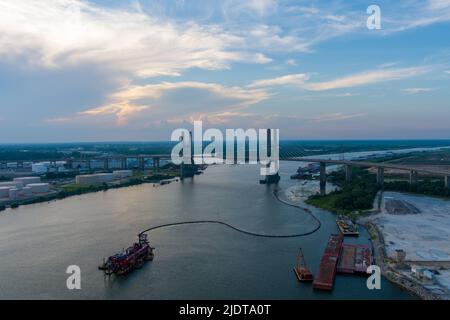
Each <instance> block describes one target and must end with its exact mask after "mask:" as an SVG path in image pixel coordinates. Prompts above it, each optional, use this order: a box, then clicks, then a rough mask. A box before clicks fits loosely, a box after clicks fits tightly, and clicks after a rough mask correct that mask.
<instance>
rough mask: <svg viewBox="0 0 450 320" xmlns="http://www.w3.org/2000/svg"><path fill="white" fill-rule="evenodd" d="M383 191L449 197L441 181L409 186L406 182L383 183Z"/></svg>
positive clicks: (424, 181)
mask: <svg viewBox="0 0 450 320" xmlns="http://www.w3.org/2000/svg"><path fill="white" fill-rule="evenodd" d="M385 189H386V190H389V191H398V192H411V193H417V194H423V195H427V196H437V197H450V189H448V188H446V187H445V184H444V182H443V181H434V180H429V179H426V180H420V181H419V182H418V183H417V184H414V185H410V184H409V182H408V181H391V182H385Z"/></svg>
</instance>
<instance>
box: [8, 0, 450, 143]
mask: <svg viewBox="0 0 450 320" xmlns="http://www.w3.org/2000/svg"><path fill="white" fill-rule="evenodd" d="M372 4H375V5H378V6H379V8H380V12H381V15H380V19H381V20H380V22H381V29H369V28H368V27H367V20H368V18H370V15H371V13H372V12H370V13H368V12H367V8H368V7H369V6H370V5H372ZM196 120H198V121H203V127H204V128H205V129H206V128H218V129H220V130H225V129H235V128H244V129H248V128H275V129H280V138H281V139H300V140H302V139H305V140H311V139H321V140H323V139H448V138H450V0H403V1H402V0H399V1H388V0H371V1H365V0H356V1H348V0H343V1H339V0H338V1H320V0H296V1H294V0H279V1H276V0H247V1H246V0H171V1H169V0H122V1H113V0H91V1H78V0H20V1H10V0H0V143H21V142H39V143H45V142H81V141H86V142H89V141H150V140H170V136H171V133H172V131H173V130H174V129H176V128H190V127H191V124H192V122H193V121H196Z"/></svg>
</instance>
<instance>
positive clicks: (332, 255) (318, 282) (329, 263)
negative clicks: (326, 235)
mask: <svg viewBox="0 0 450 320" xmlns="http://www.w3.org/2000/svg"><path fill="white" fill-rule="evenodd" d="M343 241H344V236H343V235H342V234H332V235H331V236H330V239H329V240H328V243H327V247H326V248H325V251H324V253H323V256H322V259H321V261H320V266H319V270H318V272H317V276H316V278H315V280H314V282H313V288H314V289H318V290H327V291H331V290H333V285H334V278H335V277H336V267H337V263H338V260H339V255H340V253H341V249H342V243H343Z"/></svg>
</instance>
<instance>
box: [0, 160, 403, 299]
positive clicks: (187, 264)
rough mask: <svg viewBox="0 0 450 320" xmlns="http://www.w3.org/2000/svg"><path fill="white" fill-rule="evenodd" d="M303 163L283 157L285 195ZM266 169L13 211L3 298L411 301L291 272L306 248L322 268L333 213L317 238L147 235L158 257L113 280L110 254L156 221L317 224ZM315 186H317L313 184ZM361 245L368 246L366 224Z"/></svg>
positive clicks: (3, 247) (0, 290)
mask: <svg viewBox="0 0 450 320" xmlns="http://www.w3.org/2000/svg"><path fill="white" fill-rule="evenodd" d="M296 166H297V165H296V164H295V163H282V165H281V176H282V180H281V183H280V185H279V188H280V194H283V195H286V193H287V191H288V190H290V188H292V187H293V186H295V185H296V184H298V182H296V181H291V180H289V175H290V174H292V172H294V171H295V169H296ZM258 179H259V167H258V166H248V165H235V166H225V165H223V166H211V167H209V168H208V169H207V170H206V173H205V174H203V175H201V176H196V177H195V178H194V179H186V180H185V181H183V182H174V183H171V184H169V185H165V186H157V187H154V186H153V185H152V184H145V185H139V186H134V187H129V188H122V189H114V190H108V191H106V192H97V193H92V194H86V195H82V196H75V197H70V198H66V199H64V200H58V201H52V202H49V203H40V204H34V205H29V206H22V207H20V208H18V209H7V210H6V211H4V212H3V213H2V214H1V215H0V257H1V263H0V298H2V299H15V298H24V299H317V298H318V299H408V298H411V296H410V295H409V294H408V293H406V292H405V291H402V290H401V289H399V288H397V287H396V286H394V285H393V284H391V283H389V282H388V281H386V280H383V282H382V289H381V290H378V291H377V290H375V291H370V290H368V289H367V287H366V281H365V278H364V277H360V276H347V275H345V276H344V275H339V276H337V278H336V284H335V290H334V291H333V292H332V293H327V292H317V291H314V290H313V289H312V288H311V285H310V284H303V283H298V282H297V280H296V278H295V275H294V273H293V270H292V268H293V266H294V265H295V263H296V259H297V251H298V248H299V247H302V248H303V251H304V253H305V257H306V259H307V262H308V264H309V266H310V268H311V269H312V270H313V272H315V271H316V270H317V267H318V265H319V261H320V257H321V255H322V252H323V250H324V248H325V245H326V241H327V239H328V237H329V235H330V233H333V232H337V231H338V230H337V227H336V224H335V220H334V216H333V215H332V214H331V213H328V212H325V211H322V210H318V209H314V208H312V212H313V213H314V215H316V217H317V218H319V219H320V221H321V222H322V227H321V228H320V229H319V230H318V231H317V232H316V233H314V234H312V235H309V236H306V237H302V238H293V239H271V238H267V239H266V238H256V237H252V236H248V235H245V234H240V233H237V232H236V231H233V230H231V229H228V228H225V227H223V226H220V225H190V226H179V227H173V228H167V229H160V230H155V231H153V232H152V233H150V234H149V238H150V241H151V244H152V245H153V246H155V247H156V251H155V254H156V256H155V259H154V261H153V262H150V263H147V264H146V265H145V266H144V267H143V268H142V269H140V270H137V271H135V272H133V273H132V274H130V275H129V276H127V277H122V278H121V277H114V276H113V277H105V276H104V275H103V273H102V272H100V271H98V270H97V266H98V265H99V264H100V262H101V260H102V258H103V257H105V256H108V255H111V254H113V253H115V252H117V251H119V250H121V249H122V248H124V247H126V246H128V245H130V244H132V243H133V241H135V240H136V235H137V234H138V233H139V232H140V231H141V230H143V229H146V228H148V227H151V226H154V225H158V224H163V223H170V222H178V221H186V220H205V219H206V220H221V221H224V222H227V223H230V224H232V225H235V226H237V227H239V228H242V229H245V230H248V231H253V232H260V233H266V234H293V233H301V232H307V231H309V230H312V229H313V228H314V227H315V226H316V223H317V222H316V221H314V220H313V218H312V217H311V216H309V215H308V214H307V213H305V212H304V211H302V210H300V209H298V208H295V207H291V206H287V205H285V204H283V203H281V202H280V201H278V200H277V199H276V198H275V197H274V195H273V191H274V188H276V187H275V186H266V185H260V184H259V183H258ZM310 185H311V188H316V187H317V186H314V183H310ZM353 241H358V242H363V243H368V234H367V233H366V232H365V231H364V230H362V234H361V236H360V237H359V239H357V240H353ZM69 265H78V266H79V267H80V268H81V279H82V280H81V285H82V289H81V290H72V291H71V290H68V289H67V288H66V279H67V277H68V275H67V274H66V273H65V272H66V268H67V267H68V266H69Z"/></svg>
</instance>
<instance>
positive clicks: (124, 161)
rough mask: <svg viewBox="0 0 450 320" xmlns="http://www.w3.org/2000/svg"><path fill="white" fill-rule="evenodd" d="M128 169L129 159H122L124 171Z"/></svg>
mask: <svg viewBox="0 0 450 320" xmlns="http://www.w3.org/2000/svg"><path fill="white" fill-rule="evenodd" d="M126 168H127V158H123V159H122V169H126Z"/></svg>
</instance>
